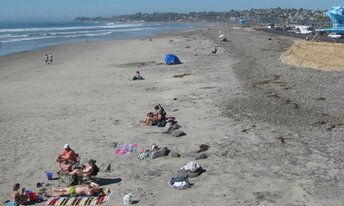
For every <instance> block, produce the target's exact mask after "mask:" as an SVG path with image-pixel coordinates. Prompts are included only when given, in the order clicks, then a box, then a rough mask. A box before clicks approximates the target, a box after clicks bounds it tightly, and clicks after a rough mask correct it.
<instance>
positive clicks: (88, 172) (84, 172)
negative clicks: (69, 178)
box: [68, 159, 99, 177]
mask: <svg viewBox="0 0 344 206" xmlns="http://www.w3.org/2000/svg"><path fill="white" fill-rule="evenodd" d="M97 170H98V171H99V168H98V167H97V166H96V161H95V160H93V159H90V160H88V161H87V165H86V166H85V167H84V168H82V169H81V168H80V169H75V170H73V171H71V172H69V173H68V174H69V175H78V176H83V177H87V176H92V175H93V174H96V173H98V171H97Z"/></svg>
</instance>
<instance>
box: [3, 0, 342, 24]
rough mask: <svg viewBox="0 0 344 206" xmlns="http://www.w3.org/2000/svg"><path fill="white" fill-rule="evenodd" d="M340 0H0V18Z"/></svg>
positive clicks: (312, 5)
mask: <svg viewBox="0 0 344 206" xmlns="http://www.w3.org/2000/svg"><path fill="white" fill-rule="evenodd" d="M332 6H344V1H343V0H0V21H7V20H54V19H61V20H62V19H64V20H71V19H73V18H75V17H77V16H88V17H95V16H104V17H111V16H115V15H121V14H133V13H136V12H144V13H145V12H149V13H151V12H155V11H160V12H189V11H228V10H231V9H239V10H242V9H251V8H274V7H282V8H307V9H329V8H330V7H332Z"/></svg>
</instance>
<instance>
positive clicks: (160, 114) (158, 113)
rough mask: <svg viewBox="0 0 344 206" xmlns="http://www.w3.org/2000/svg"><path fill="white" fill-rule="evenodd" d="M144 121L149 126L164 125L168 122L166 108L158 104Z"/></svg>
mask: <svg viewBox="0 0 344 206" xmlns="http://www.w3.org/2000/svg"><path fill="white" fill-rule="evenodd" d="M143 123H144V124H145V125H147V126H154V125H156V126H158V127H164V126H165V124H166V111H165V109H164V108H163V107H162V106H161V105H160V104H158V105H156V106H155V107H154V112H148V114H147V116H146V119H145V120H144V121H143Z"/></svg>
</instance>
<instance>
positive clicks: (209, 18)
mask: <svg viewBox="0 0 344 206" xmlns="http://www.w3.org/2000/svg"><path fill="white" fill-rule="evenodd" d="M325 12H326V10H310V9H302V8H300V9H282V8H270V9H251V10H230V11H226V12H214V11H208V12H189V13H174V12H154V13H141V12H138V13H136V14H130V15H119V16H113V17H77V18H75V19H74V21H82V22H85V21H87V22H104V21H107V22H237V21H238V20H239V19H240V18H244V19H246V21H247V22H250V23H275V24H277V23H281V22H283V24H312V23H313V24H314V23H315V22H317V21H324V20H329V19H328V18H327V17H326V15H325Z"/></svg>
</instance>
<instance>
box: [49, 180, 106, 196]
mask: <svg viewBox="0 0 344 206" xmlns="http://www.w3.org/2000/svg"><path fill="white" fill-rule="evenodd" d="M102 191H103V189H102V188H100V187H99V184H97V183H95V182H91V183H90V184H85V185H75V186H71V187H65V188H53V191H52V192H53V194H50V195H49V194H48V196H51V197H59V196H71V197H76V196H79V195H90V196H91V195H98V194H100V193H102Z"/></svg>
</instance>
